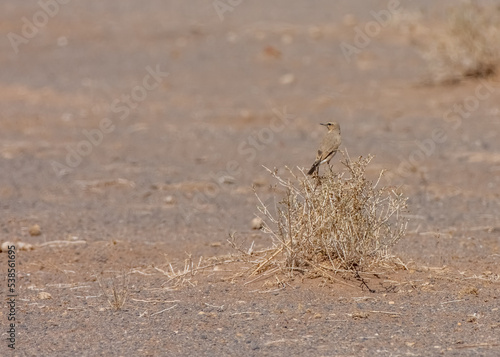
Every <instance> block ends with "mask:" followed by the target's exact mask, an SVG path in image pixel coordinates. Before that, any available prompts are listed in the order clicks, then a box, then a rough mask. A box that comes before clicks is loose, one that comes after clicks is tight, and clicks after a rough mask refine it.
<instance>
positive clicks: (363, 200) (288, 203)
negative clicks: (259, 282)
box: [253, 156, 407, 277]
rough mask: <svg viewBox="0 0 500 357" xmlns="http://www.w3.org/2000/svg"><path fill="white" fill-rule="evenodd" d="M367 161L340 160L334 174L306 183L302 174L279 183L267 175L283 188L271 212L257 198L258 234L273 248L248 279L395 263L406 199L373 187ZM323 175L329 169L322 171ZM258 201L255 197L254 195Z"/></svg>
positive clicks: (267, 251)
mask: <svg viewBox="0 0 500 357" xmlns="http://www.w3.org/2000/svg"><path fill="white" fill-rule="evenodd" d="M371 160H372V156H369V157H368V158H359V159H358V160H357V161H351V160H350V159H349V158H348V157H346V156H344V161H343V162H342V163H343V165H344V169H343V170H342V171H341V172H339V173H333V172H329V173H327V174H325V176H322V177H317V178H311V177H310V176H307V175H305V174H304V172H303V171H302V170H300V173H299V174H298V175H296V174H295V173H294V172H293V171H292V170H290V169H288V171H289V173H290V175H291V178H290V179H287V180H285V179H283V178H281V177H280V176H278V174H277V172H276V171H270V170H268V171H269V172H270V173H271V175H272V176H273V177H274V178H275V179H276V180H277V182H278V184H279V185H280V186H282V187H284V189H285V193H284V197H283V198H282V199H281V200H280V201H279V203H277V204H276V205H275V207H274V208H273V209H272V211H273V212H271V209H269V208H268V207H267V206H266V205H265V204H264V203H263V202H262V200H261V199H260V198H259V202H260V206H259V211H260V212H261V213H262V214H263V215H264V216H265V217H266V218H267V220H266V221H265V224H264V228H263V230H264V231H265V232H266V233H268V234H270V235H271V237H272V239H273V247H272V248H271V249H266V250H265V251H263V252H265V254H263V256H261V257H260V259H258V260H257V261H254V264H255V267H254V269H253V274H254V273H258V272H263V271H265V270H268V269H270V268H276V267H278V268H280V270H281V271H284V272H287V273H292V272H294V271H301V272H306V273H311V274H312V275H318V274H319V275H322V276H325V277H326V276H328V277H331V276H330V274H329V273H331V272H333V273H338V272H354V273H356V275H357V276H358V277H359V275H358V272H360V271H367V270H368V269H371V268H374V267H377V266H381V265H384V264H388V263H391V262H395V260H394V259H393V258H394V257H393V256H392V255H391V254H390V250H391V247H392V246H394V244H395V243H396V242H398V241H399V240H400V239H401V238H402V237H403V236H404V235H405V232H406V227H407V220H406V218H404V217H403V216H402V215H401V214H402V213H403V212H405V211H406V201H407V198H406V197H404V196H403V195H402V193H399V192H396V190H394V189H392V188H388V187H382V188H377V186H378V184H379V182H380V177H381V176H382V174H383V172H381V173H380V176H379V179H378V181H377V182H376V183H373V182H371V181H369V180H368V179H367V178H366V176H365V172H366V168H367V166H368V164H369V163H370V161H371ZM325 171H327V172H328V169H325ZM257 197H258V196H257Z"/></svg>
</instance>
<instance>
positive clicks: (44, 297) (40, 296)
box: [37, 291, 52, 300]
mask: <svg viewBox="0 0 500 357" xmlns="http://www.w3.org/2000/svg"><path fill="white" fill-rule="evenodd" d="M37 297H38V299H40V300H49V299H52V295H50V294H49V293H48V292H46V291H40V292H39V293H38V295H37Z"/></svg>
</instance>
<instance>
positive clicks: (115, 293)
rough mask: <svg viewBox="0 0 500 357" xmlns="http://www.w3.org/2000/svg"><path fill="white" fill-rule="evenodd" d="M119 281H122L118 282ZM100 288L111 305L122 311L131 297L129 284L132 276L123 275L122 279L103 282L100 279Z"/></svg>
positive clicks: (117, 278)
mask: <svg viewBox="0 0 500 357" xmlns="http://www.w3.org/2000/svg"><path fill="white" fill-rule="evenodd" d="M117 280H120V281H119V282H117ZM97 281H98V283H99V287H100V288H101V290H102V292H103V294H104V296H106V299H107V300H108V303H109V305H110V306H111V308H112V309H114V310H120V309H121V308H122V307H123V306H124V305H125V303H126V302H127V297H128V295H129V289H128V286H129V282H130V276H129V274H128V273H123V274H122V276H121V279H120V277H119V276H118V277H116V278H111V279H109V280H107V281H106V280H105V281H103V280H102V279H101V278H100V277H99V278H98V279H97Z"/></svg>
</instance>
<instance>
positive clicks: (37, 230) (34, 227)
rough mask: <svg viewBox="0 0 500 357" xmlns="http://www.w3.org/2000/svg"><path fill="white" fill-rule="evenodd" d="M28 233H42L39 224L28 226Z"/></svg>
mask: <svg viewBox="0 0 500 357" xmlns="http://www.w3.org/2000/svg"><path fill="white" fill-rule="evenodd" d="M29 234H30V236H39V235H40V234H42V230H41V229H40V226H39V225H38V224H34V225H32V226H31V227H30V229H29Z"/></svg>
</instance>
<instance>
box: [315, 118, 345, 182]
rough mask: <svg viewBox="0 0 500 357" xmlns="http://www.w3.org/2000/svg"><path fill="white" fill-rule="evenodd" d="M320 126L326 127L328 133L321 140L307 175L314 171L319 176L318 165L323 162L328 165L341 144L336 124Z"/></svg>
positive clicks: (338, 126)
mask: <svg viewBox="0 0 500 357" xmlns="http://www.w3.org/2000/svg"><path fill="white" fill-rule="evenodd" d="M321 125H324V126H326V128H327V129H328V133H326V134H325V136H324V137H323V140H321V145H320V146H319V149H318V154H317V155H316V161H314V164H313V165H312V166H311V169H310V170H309V172H308V173H307V174H308V175H312V174H313V173H314V172H315V171H316V174H318V175H319V165H321V164H324V163H325V162H326V163H327V164H330V160H331V159H332V157H334V156H335V154H336V153H337V150H338V148H339V146H340V143H341V142H342V140H341V139H340V125H339V124H338V123H336V122H328V123H325V124H323V123H322V124H321Z"/></svg>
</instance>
